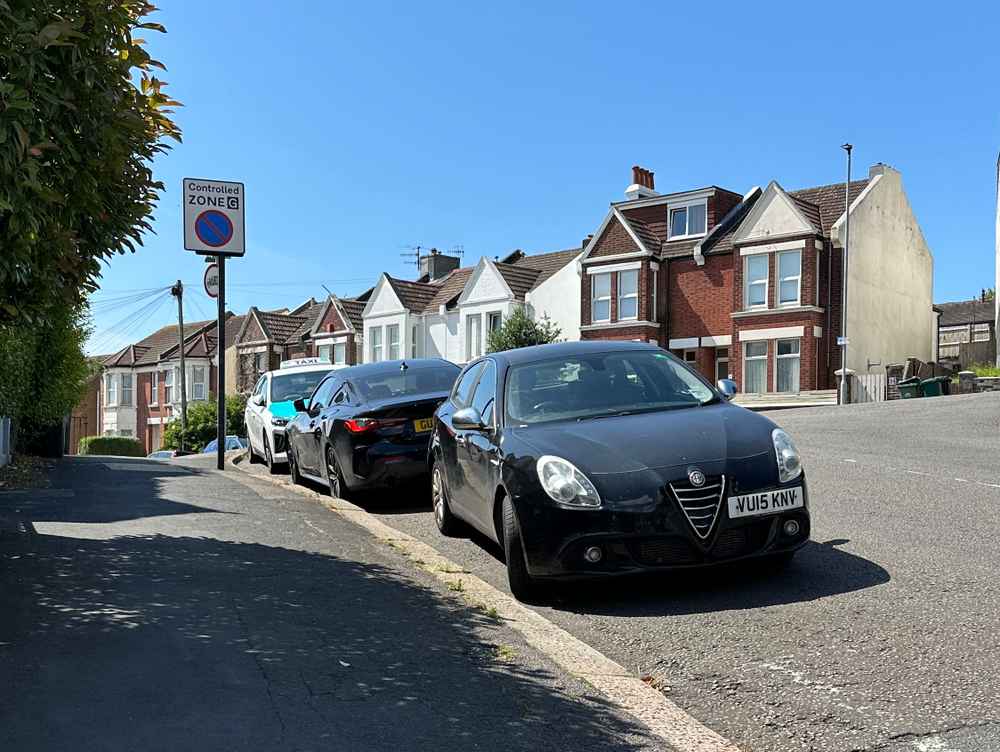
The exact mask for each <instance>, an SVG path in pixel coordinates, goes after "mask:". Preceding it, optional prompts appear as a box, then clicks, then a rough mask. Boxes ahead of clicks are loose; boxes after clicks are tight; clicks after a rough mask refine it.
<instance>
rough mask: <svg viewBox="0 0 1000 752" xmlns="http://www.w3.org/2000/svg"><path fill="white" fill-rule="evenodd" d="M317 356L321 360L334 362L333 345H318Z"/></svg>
mask: <svg viewBox="0 0 1000 752" xmlns="http://www.w3.org/2000/svg"><path fill="white" fill-rule="evenodd" d="M316 357H317V358H319V359H320V360H329V361H330V362H331V363H332V362H333V345H318V346H317V347H316Z"/></svg>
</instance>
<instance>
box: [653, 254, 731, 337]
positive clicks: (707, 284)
mask: <svg viewBox="0 0 1000 752" xmlns="http://www.w3.org/2000/svg"><path fill="white" fill-rule="evenodd" d="M669 265H670V274H669V276H670V280H669V286H668V292H667V297H668V299H669V306H670V310H669V316H670V325H669V332H668V335H669V338H677V337H707V336H711V335H723V334H729V333H730V331H731V329H732V318H731V317H730V315H729V314H730V313H732V310H733V291H732V288H733V257H732V255H730V254H720V255H718V256H707V257H706V258H705V265H704V266H698V265H697V264H696V263H695V261H694V259H686V258H685V259H671V260H670V262H669Z"/></svg>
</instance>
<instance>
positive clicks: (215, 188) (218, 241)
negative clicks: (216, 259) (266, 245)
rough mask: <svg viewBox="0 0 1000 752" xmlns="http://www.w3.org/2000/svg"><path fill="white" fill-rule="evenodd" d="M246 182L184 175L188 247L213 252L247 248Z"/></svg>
mask: <svg viewBox="0 0 1000 752" xmlns="http://www.w3.org/2000/svg"><path fill="white" fill-rule="evenodd" d="M245 212H246V206H245V202H244V196H243V183H232V182H228V181H225V180H202V179H200V178H184V248H185V249H186V250H189V251H195V252H196V253H200V254H204V255H210V256H242V255H243V254H244V253H245V252H246V247H245V235H244V224H245V223H244V219H245V216H246V214H245Z"/></svg>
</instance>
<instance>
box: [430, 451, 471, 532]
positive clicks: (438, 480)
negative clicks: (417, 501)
mask: <svg viewBox="0 0 1000 752" xmlns="http://www.w3.org/2000/svg"><path fill="white" fill-rule="evenodd" d="M431 501H432V503H433V504H434V522H436V523H437V526H438V530H440V531H441V534H442V535H446V536H448V537H449V538H455V537H458V536H460V535H461V534H462V527H463V525H462V521H461V520H460V519H458V518H457V517H456V516H455V515H454V514H452V512H451V507H450V506H448V492H447V490H446V489H445V487H444V473H443V472H442V471H441V465H440V464H439V463H437V462H435V463H434V466H433V467H432V468H431Z"/></svg>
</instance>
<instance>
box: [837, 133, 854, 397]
mask: <svg viewBox="0 0 1000 752" xmlns="http://www.w3.org/2000/svg"><path fill="white" fill-rule="evenodd" d="M840 148H841V149H843V150H844V151H846V152H847V184H846V185H844V214H845V217H844V263H843V270H842V273H841V275H840V279H841V286H842V288H843V290H842V292H841V299H840V316H841V322H840V336H841V340H840V341H841V343H842V344H841V345H840V395H839V397H840V400H839V401H840V404H842V405H846V404H847V400H848V391H847V248H848V246H849V245H850V244H851V150H852V149H853V148H854V147H853V146H852V145H851V144H844V145H843V146H841V147H840Z"/></svg>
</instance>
